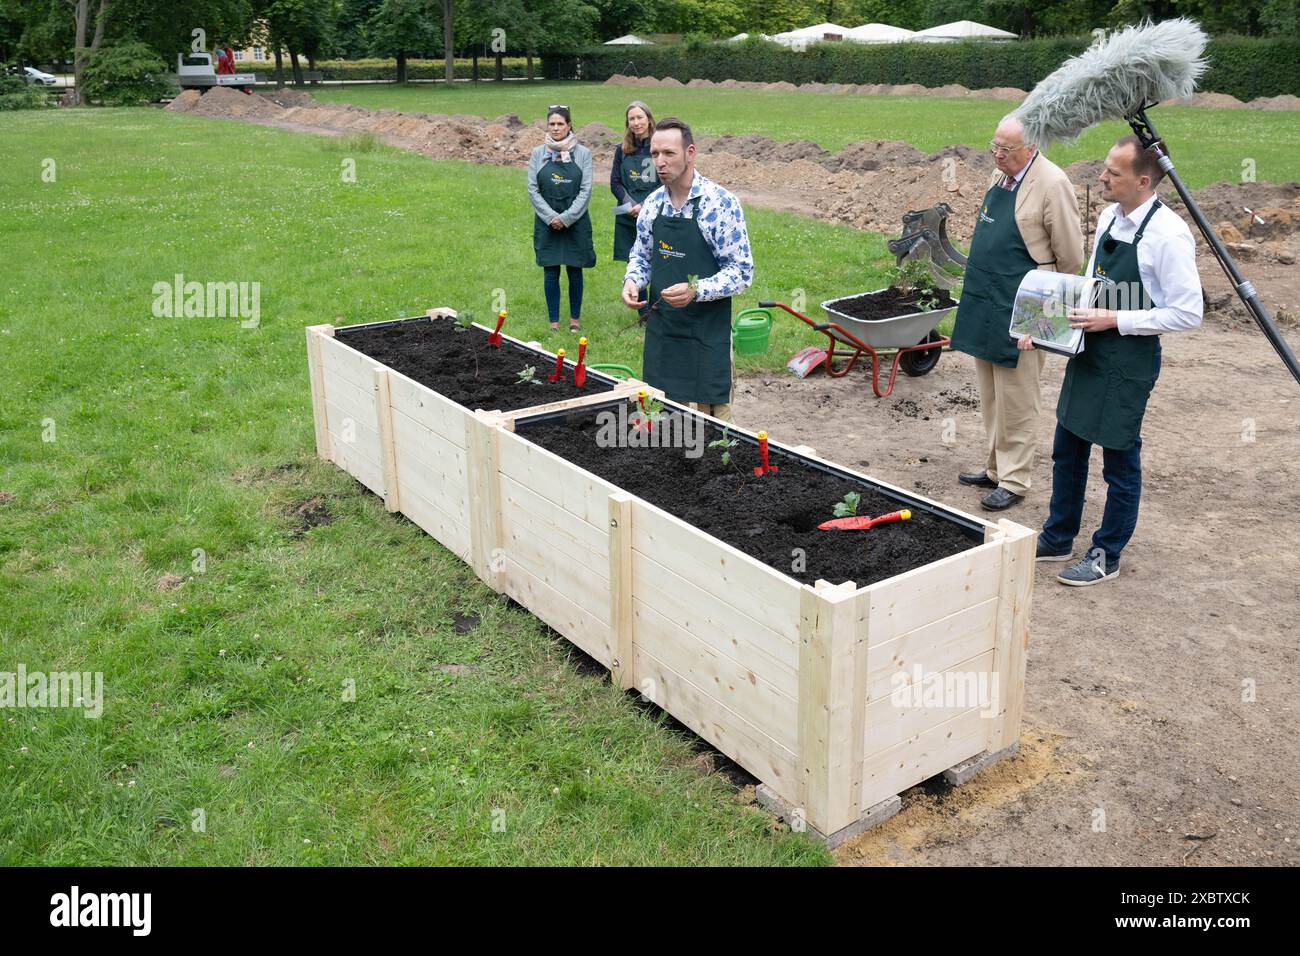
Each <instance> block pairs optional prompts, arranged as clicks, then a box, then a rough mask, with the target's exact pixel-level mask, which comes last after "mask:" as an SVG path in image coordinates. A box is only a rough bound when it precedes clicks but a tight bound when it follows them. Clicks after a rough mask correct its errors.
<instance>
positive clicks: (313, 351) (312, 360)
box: [307, 325, 334, 461]
mask: <svg viewBox="0 0 1300 956" xmlns="http://www.w3.org/2000/svg"><path fill="white" fill-rule="evenodd" d="M333 335H334V326H332V325H309V326H307V378H308V380H309V381H310V383H311V411H312V415H311V417H312V422H313V423H314V424H315V428H316V457H317V458H323V459H325V460H326V461H329V460H330V441H329V438H330V436H329V425H328V424H327V421H328V419H327V415H326V412H325V375H324V370H323V369H322V367H321V355H320V353H321V346H320V338H321V336H325V337H332V336H333Z"/></svg>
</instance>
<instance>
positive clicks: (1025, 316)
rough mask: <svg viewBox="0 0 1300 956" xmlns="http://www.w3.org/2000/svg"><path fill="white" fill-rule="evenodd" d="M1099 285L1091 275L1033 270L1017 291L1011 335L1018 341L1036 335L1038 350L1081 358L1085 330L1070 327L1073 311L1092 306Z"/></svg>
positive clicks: (1035, 342)
mask: <svg viewBox="0 0 1300 956" xmlns="http://www.w3.org/2000/svg"><path fill="white" fill-rule="evenodd" d="M1098 282H1099V280H1097V279H1093V278H1089V277H1087V276H1072V275H1065V274H1064V273H1060V272H1046V271H1044V270H1042V269H1033V270H1031V271H1030V272H1028V273H1026V274H1025V277H1024V278H1023V279H1021V280H1020V288H1019V289H1017V290H1016V299H1015V303H1014V304H1013V305H1012V307H1011V327H1010V328H1009V329H1008V332H1009V334H1010V335H1011V337H1012V338H1014V339H1019V338H1020V337H1021V336H1022V335H1029V336H1032V337H1033V340H1034V347H1035V348H1040V349H1046V350H1047V351H1049V352H1056V353H1058V354H1060V355H1078V354H1079V353H1080V352H1082V351H1083V341H1084V339H1083V330H1082V329H1072V328H1070V318H1069V315H1070V310H1071V309H1086V308H1089V307H1090V306H1092V304H1093V302H1094V301H1095V300H1096V294H1097V285H1098Z"/></svg>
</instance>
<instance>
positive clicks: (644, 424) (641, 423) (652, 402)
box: [636, 388, 664, 431]
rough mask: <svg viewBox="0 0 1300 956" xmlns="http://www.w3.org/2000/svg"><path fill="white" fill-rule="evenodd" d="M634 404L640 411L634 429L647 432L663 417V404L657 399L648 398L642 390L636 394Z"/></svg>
mask: <svg viewBox="0 0 1300 956" xmlns="http://www.w3.org/2000/svg"><path fill="white" fill-rule="evenodd" d="M636 403H637V405H638V406H639V407H640V409H641V414H640V416H639V417H638V419H637V423H636V427H637V428H644V429H645V430H646V431H649V430H650V429H651V428H653V427H654V423H655V422H657V421H659V419H660V418H662V417H663V408H664V403H663V402H661V401H659V400H658V399H657V398H650V397H649V395H648V394H647V393H646V390H645V389H644V388H643V389H641V390H640V391H639V392H637V393H636Z"/></svg>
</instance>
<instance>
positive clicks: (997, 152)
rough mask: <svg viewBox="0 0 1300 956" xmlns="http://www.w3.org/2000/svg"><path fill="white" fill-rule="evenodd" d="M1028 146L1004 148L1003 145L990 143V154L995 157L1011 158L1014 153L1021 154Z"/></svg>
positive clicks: (1024, 144)
mask: <svg viewBox="0 0 1300 956" xmlns="http://www.w3.org/2000/svg"><path fill="white" fill-rule="evenodd" d="M1026 145H1027V144H1026V143H1021V144H1020V145H1019V146H1003V145H1002V144H1001V143H993V142H990V143H989V152H990V153H992V154H993V155H994V156H1010V155H1011V154H1012V153H1018V152H1020V150H1022V149H1024V148H1025V146H1026Z"/></svg>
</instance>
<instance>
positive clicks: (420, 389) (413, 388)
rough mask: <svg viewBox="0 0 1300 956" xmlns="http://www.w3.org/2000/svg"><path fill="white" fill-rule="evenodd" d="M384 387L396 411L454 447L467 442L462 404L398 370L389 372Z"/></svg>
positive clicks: (466, 418) (462, 446)
mask: <svg viewBox="0 0 1300 956" xmlns="http://www.w3.org/2000/svg"><path fill="white" fill-rule="evenodd" d="M388 387H389V391H390V392H391V393H392V397H393V408H394V409H395V410H396V411H399V412H401V413H402V414H404V415H406V416H408V417H410V418H412V419H414V420H415V421H416V422H418V423H419V424H421V425H423V426H424V427H425V428H427V429H429V431H431V432H433V433H434V434H435V435H438V436H439V437H441V438H444V439H446V440H447V441H449V442H451V443H452V444H453V445H455V446H456V447H457V448H465V447H466V445H468V443H469V439H468V438H467V437H466V429H467V423H468V420H469V416H470V412H469V411H467V410H466V409H465V408H464V407H462V406H460V405H457V404H456V403H455V402H453V401H452V400H451V399H449V398H444V397H443V396H442V395H439V394H438V393H437V392H435V391H433V389H431V388H428V387H426V386H424V385H421V384H420V383H419V382H417V381H415V380H414V379H411V378H407V377H406V376H405V375H402V374H401V373H399V372H393V373H392V376H391V378H390V379H389V383H388Z"/></svg>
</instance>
